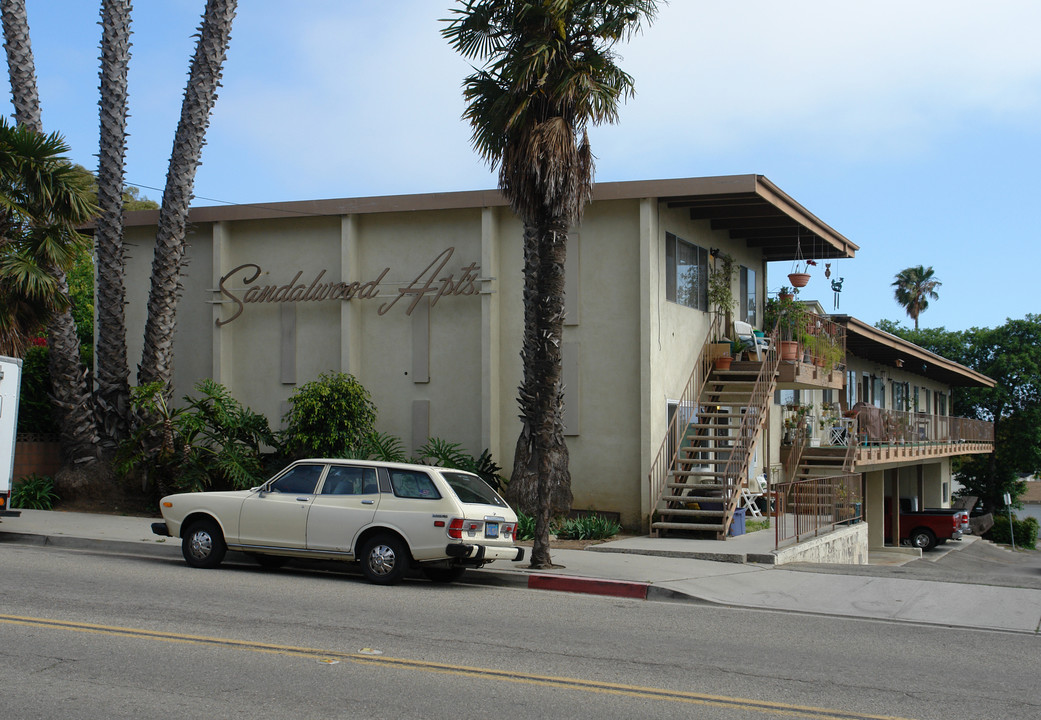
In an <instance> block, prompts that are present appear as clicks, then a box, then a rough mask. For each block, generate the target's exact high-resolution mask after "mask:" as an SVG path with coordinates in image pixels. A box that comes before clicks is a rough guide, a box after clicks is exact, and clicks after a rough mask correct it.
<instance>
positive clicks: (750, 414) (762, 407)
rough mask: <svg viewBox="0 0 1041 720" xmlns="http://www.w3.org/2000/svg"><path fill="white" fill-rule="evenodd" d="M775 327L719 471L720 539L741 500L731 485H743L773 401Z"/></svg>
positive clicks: (776, 360) (777, 359) (776, 359)
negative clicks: (724, 495)
mask: <svg viewBox="0 0 1041 720" xmlns="http://www.w3.org/2000/svg"><path fill="white" fill-rule="evenodd" d="M779 336H780V335H779V333H778V328H777V327H774V329H773V330H772V331H771V332H770V335H769V336H768V337H769V339H770V342H769V345H768V346H767V348H766V350H765V352H764V353H763V354H764V356H763V357H762V363H761V364H760V366H759V374H758V375H756V378H755V384H754V385H752V393H751V395H750V397H749V399H748V405H747V406H746V410H745V413H744V415H742V417H741V425H740V426H739V428H738V432H737V443H738V444H737V445H736V446H731V453H730V457H729V459H728V460H727V464H726V467H725V468H724V469H723V479H724V480H725V481H726V487H727V491H728V492H729V494H730V501H729V503H728V505H727V512H726V515H725V517H724V518H723V520H724V522H723V531H722V535H723V537H726V535H727V533H728V532H730V524H731V523H732V522H733V520H734V512H735V511H736V510H737V504H738V503H739V502H740V500H741V494H740V493H738V492H735V491H734V490H735V486H736V485H740V484H741V483H743V482H744V479H745V478H746V477H747V476H748V465H749V462H750V460H751V457H752V450H753V449H754V448H755V445H756V440H757V439H758V437H759V433H760V430H761V429H762V427H763V426H764V425H765V424H766V423H767V422H768V420H769V410H770V405H771V403H772V402H773V394H774V388H775V387H776V385H777V367H778V365H779V364H780V360H781V354H780V353H779V352H778V349H777V341H778V338H779Z"/></svg>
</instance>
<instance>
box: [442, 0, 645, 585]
mask: <svg viewBox="0 0 1041 720" xmlns="http://www.w3.org/2000/svg"><path fill="white" fill-rule="evenodd" d="M459 4H460V5H461V7H459V8H454V9H453V10H452V13H453V17H452V18H450V19H449V20H448V21H446V22H447V24H446V26H445V27H444V28H443V30H442V34H443V35H444V37H445V38H446V39H447V40H448V41H449V43H450V44H451V45H452V46H453V47H454V48H455V49H456V50H457V51H458V52H460V53H461V54H462V55H463V56H465V57H467V58H470V59H479V60H482V61H484V63H485V65H484V68H483V69H480V70H477V71H476V72H475V73H474V74H472V75H470V76H469V77H467V78H466V79H465V80H464V81H463V96H464V98H465V99H466V101H467V103H468V107H467V110H466V112H465V113H464V118H466V119H467V120H468V121H469V122H470V125H471V126H472V128H473V134H472V142H473V146H474V148H475V149H476V150H477V152H478V153H480V155H481V156H482V157H483V158H484V159H485V160H486V161H487V162H488V163H489V164H491V166H492V167H493V168H494V167H496V166H498V168H499V188H500V190H501V191H502V193H503V195H504V196H505V197H506V199H507V200H508V201H509V202H510V205H511V207H512V208H513V210H514V212H516V213H517V215H518V216H519V217H520V219H521V221H522V222H523V223H524V297H523V300H524V335H523V339H522V349H521V358H522V362H523V378H522V381H521V385H520V387H519V388H518V393H519V395H518V400H517V401H518V404H519V405H520V411H521V433H520V437H519V438H518V440H517V449H516V452H515V455H514V464H513V473H512V476H511V479H510V483H509V485H508V488H507V497H508V498H509V499H510V501H511V502H513V503H514V505H515V506H516V507H518V508H519V509H520V510H522V511H524V512H526V513H529V514H532V515H534V517H535V543H534V547H533V549H532V557H531V564H532V566H533V567H547V566H549V565H551V564H552V563H551V560H550V554H549V522H550V517H551V514H552V513H553V512H554V511H556V512H561V511H565V510H568V509H570V506H571V499H572V495H571V475H570V472H569V470H568V449H567V445H566V443H565V441H564V432H563V429H564V427H563V420H562V411H563V387H562V384H561V354H560V353H561V338H562V334H563V322H564V261H565V257H566V249H567V235H568V232H569V230H570V229H571V228H572V227H573V226H574V225H576V224H577V223H578V222H579V221H580V219H581V216H582V210H583V207H584V206H585V204H586V203H587V202H588V201H589V198H590V195H591V192H592V182H593V156H592V152H591V150H590V147H589V139H588V136H587V135H586V128H587V126H588V125H589V124H590V123H592V124H593V125H598V124H600V123H603V122H615V121H616V120H617V118H618V104H619V101H620V100H622V99H624V98H627V97H630V96H631V95H632V94H633V79H632V77H630V76H629V75H628V74H626V73H625V72H623V71H622V70H621V69H620V68H619V67H618V66H617V65H616V64H615V55H614V53H613V52H612V48H613V47H614V45H615V43H617V42H619V41H621V40H626V39H628V38H629V37H631V36H632V35H633V34H634V33H636V32H638V31H639V29H640V27H641V25H642V23H644V22H650V21H652V20H653V18H654V17H655V15H656V13H657V2H656V1H655V0H542V1H532V0H528V1H525V0H463V1H462V2H460V3H459Z"/></svg>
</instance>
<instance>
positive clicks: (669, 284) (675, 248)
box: [665, 233, 708, 310]
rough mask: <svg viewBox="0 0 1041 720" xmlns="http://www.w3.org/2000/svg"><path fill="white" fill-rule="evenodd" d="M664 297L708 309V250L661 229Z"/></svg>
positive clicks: (697, 307)
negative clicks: (663, 248)
mask: <svg viewBox="0 0 1041 720" xmlns="http://www.w3.org/2000/svg"><path fill="white" fill-rule="evenodd" d="M665 299H666V300H671V301H672V302H675V303H679V304H680V305H686V306H687V307H690V308H694V309H696V310H708V251H707V250H705V249H704V248H700V247H698V246H697V245H691V244H690V243H689V242H687V241H685V240H681V239H680V238H678V237H676V236H675V235H673V234H672V233H665Z"/></svg>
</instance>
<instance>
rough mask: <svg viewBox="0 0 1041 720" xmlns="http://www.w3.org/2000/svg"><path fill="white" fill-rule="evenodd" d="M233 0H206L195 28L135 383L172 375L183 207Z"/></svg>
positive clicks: (191, 185)
mask: <svg viewBox="0 0 1041 720" xmlns="http://www.w3.org/2000/svg"><path fill="white" fill-rule="evenodd" d="M236 5H237V0H207V2H206V8H205V10H204V11H203V16H202V24H201V25H200V26H199V36H198V37H199V39H198V42H197V43H196V46H195V56H194V57H193V58H192V65H191V70H190V72H189V76H188V85H187V87H186V88H185V90H184V100H183V102H182V103H181V119H180V122H178V124H177V132H176V134H175V135H174V144H173V151H172V152H171V154H170V167H169V170H167V174H166V188H165V190H163V200H162V204H161V207H160V209H159V228H158V231H157V233H156V239H155V255H154V256H153V260H152V286H151V289H150V290H149V293H148V319H147V321H146V323H145V339H144V349H143V352H142V354H141V365H140V367H139V368H138V374H137V378H138V384H139V385H147V384H149V383H153V382H157V381H158V382H163V383H165V384H166V385H167V386H169V385H170V381H171V380H172V378H173V333H174V327H175V325H176V320H177V318H176V313H177V300H178V298H179V296H180V292H181V282H180V277H181V270H182V268H183V267H184V254H185V249H186V244H185V232H186V226H187V223H188V207H189V205H190V203H191V201H192V197H193V188H194V186H195V171H196V169H198V167H199V161H200V158H201V156H202V146H203V145H204V144H205V138H206V129H207V128H208V127H209V124H210V113H211V112H212V110H213V106H214V104H215V103H216V102H217V88H218V87H220V79H221V72H222V68H223V66H224V59H225V57H226V56H227V52H228V44H229V43H230V42H231V23H232V20H234V18H235V8H236Z"/></svg>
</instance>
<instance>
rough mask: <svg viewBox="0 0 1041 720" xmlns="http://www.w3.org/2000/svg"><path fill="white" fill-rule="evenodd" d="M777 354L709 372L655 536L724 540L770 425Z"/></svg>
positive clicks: (655, 521)
mask: <svg viewBox="0 0 1041 720" xmlns="http://www.w3.org/2000/svg"><path fill="white" fill-rule="evenodd" d="M776 374H777V354H776V352H774V351H770V352H767V353H764V358H763V361H762V362H744V363H734V364H733V365H732V366H731V368H730V369H729V370H715V369H712V370H711V371H710V372H709V373H708V376H707V378H706V379H705V381H704V383H703V384H702V387H701V391H700V393H699V394H698V396H697V402H696V406H695V409H696V412H695V414H694V415H693V417H691V419H690V422H689V423H688V424H687V426H686V429H685V431H684V432H683V435H682V439H681V441H680V443H679V446H678V447H677V449H676V454H675V457H674V458H673V464H672V469H671V472H670V473H669V475H668V478H667V479H666V481H665V482H664V484H663V487H662V490H661V494H660V496H659V498H658V502H657V504H656V505H655V508H656V517H655V518H652V522H651V533H652V534H653V535H658V536H660V535H665V534H669V535H682V534H690V533H698V532H700V533H712V534H714V535H715V537H716V539H717V540H725V539H726V537H727V533H728V531H729V529H730V524H731V522H732V521H733V517H734V511H735V510H736V509H737V505H738V500H739V495H740V489H741V485H742V483H743V482H744V478H746V477H747V474H748V464H749V461H750V458H751V456H752V453H753V451H754V448H755V445H756V443H757V442H758V439H759V437H760V436H761V434H762V431H763V428H764V427H765V425H766V423H767V422H768V417H769V414H768V412H767V410H768V409H769V407H770V403H771V402H772V396H773V391H774V387H775V385H776Z"/></svg>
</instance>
